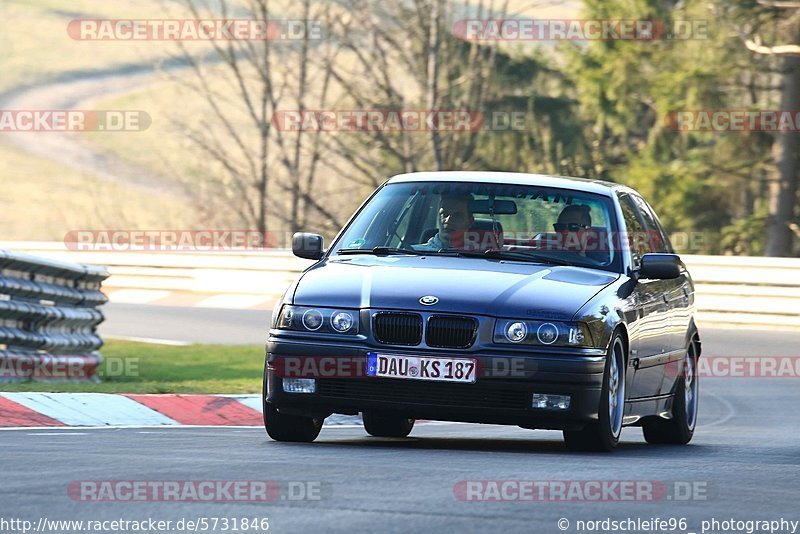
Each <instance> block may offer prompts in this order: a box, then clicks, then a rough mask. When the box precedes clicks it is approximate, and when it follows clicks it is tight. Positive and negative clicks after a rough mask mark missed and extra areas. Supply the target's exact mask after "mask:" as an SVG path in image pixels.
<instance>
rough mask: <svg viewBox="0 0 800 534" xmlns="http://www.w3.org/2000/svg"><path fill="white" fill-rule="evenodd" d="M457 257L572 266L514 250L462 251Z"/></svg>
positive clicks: (548, 257)
mask: <svg viewBox="0 0 800 534" xmlns="http://www.w3.org/2000/svg"><path fill="white" fill-rule="evenodd" d="M457 254H458V255H459V256H465V257H467V258H501V259H506V260H514V261H531V262H536V263H549V264H552V265H566V266H572V265H573V264H572V263H571V262H568V261H565V260H559V259H556V258H551V257H550V256H541V255H539V254H531V253H530V252H517V251H514V250H494V249H489V250H487V251H485V252H477V251H476V252H472V251H462V250H459V251H458V252H457Z"/></svg>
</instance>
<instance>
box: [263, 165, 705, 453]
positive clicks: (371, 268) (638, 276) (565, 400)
mask: <svg viewBox="0 0 800 534" xmlns="http://www.w3.org/2000/svg"><path fill="white" fill-rule="evenodd" d="M292 245H293V250H294V253H295V254H296V255H297V256H299V257H302V258H308V259H313V260H316V263H314V264H313V265H312V266H311V267H309V268H308V269H306V270H305V271H304V272H303V274H302V275H301V277H300V278H299V280H298V281H297V282H295V283H294V284H293V285H292V287H290V288H289V289H288V290H287V291H286V293H285V295H284V296H283V298H282V299H281V300H280V301H279V302H278V303H277V305H276V307H275V312H274V313H273V319H272V326H271V328H270V332H269V340H268V342H267V345H266V365H265V370H264V392H263V396H262V397H263V401H264V424H265V426H266V430H267V433H268V434H269V435H270V437H272V438H273V439H275V440H279V441H313V440H314V439H315V438H316V437H317V435H318V434H319V432H320V428H321V426H322V423H323V420H324V419H325V418H326V417H328V416H329V415H331V414H332V413H341V414H351V415H354V414H358V413H361V414H362V417H363V421H364V427H365V429H366V431H367V432H368V433H369V434H371V435H373V436H381V437H405V436H407V435H408V434H409V433H410V432H411V430H412V427H413V425H414V421H415V419H435V420H444V421H462V422H472V423H493V424H507V425H519V426H521V427H524V428H530V429H558V430H563V432H564V439H565V441H566V444H567V446H568V447H570V448H572V449H577V450H603V451H607V450H611V449H613V448H614V447H615V446H616V445H617V443H618V441H619V438H620V433H621V430H622V427H623V426H641V427H642V428H643V430H644V436H645V438H646V439H647V441H648V442H650V443H674V444H686V443H688V442H689V441H690V440H691V439H692V435H693V433H694V429H695V424H696V422H697V407H698V380H697V375H696V371H695V370H696V368H697V359H698V358H699V356H700V340H699V335H698V331H697V328H696V326H695V322H694V315H695V307H694V288H693V285H692V280H691V277H690V276H689V273H688V272H687V271H686V268H685V266H684V265H683V263H682V262H681V260H680V258H679V257H678V256H677V255H676V254H675V253H674V250H673V248H672V245H671V244H670V241H669V237H668V235H667V233H666V232H665V231H664V229H663V228H662V226H661V224H660V223H659V220H658V217H657V216H656V214H655V213H654V212H653V209H652V208H651V207H650V206H649V205H648V203H647V202H646V201H645V200H644V199H643V198H642V197H641V196H640V195H639V194H638V193H637V192H636V191H634V190H633V189H631V188H629V187H625V186H623V185H619V184H614V183H608V182H601V181H592V180H584V179H578V178H566V177H554V176H542V175H534V174H518V173H500V172H425V173H411V174H403V175H399V176H395V177H394V178H392V179H390V180H389V181H387V182H386V183H385V184H384V185H383V186H381V187H380V188H378V190H377V191H375V193H373V195H372V196H371V197H370V198H369V199H368V200H367V201H366V202H365V203H364V204H363V205H362V206H361V208H360V209H359V210H358V211H357V212H356V213H355V215H354V216H353V217H352V218H351V220H350V221H349V222H348V223H347V225H346V226H345V227H344V229H343V230H342V231H341V232H340V233H339V235H338V236H337V237H336V239H334V241H333V244H332V245H331V246H330V247H329V248H328V249H327V250H325V249H324V247H323V240H322V237H321V236H319V235H316V234H304V233H300V234H295V236H294V238H293V243H292Z"/></svg>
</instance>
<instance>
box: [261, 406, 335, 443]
mask: <svg viewBox="0 0 800 534" xmlns="http://www.w3.org/2000/svg"><path fill="white" fill-rule="evenodd" d="M322 422H323V419H312V418H311V417H301V416H299V415H286V414H282V413H279V412H278V410H276V409H275V408H274V407H272V406H270V405H266V406H264V428H266V430H267V434H269V437H271V438H272V439H274V440H275V441H299V442H305V443H310V442H312V441H314V440H315V439H317V436H319V431H320V430H322Z"/></svg>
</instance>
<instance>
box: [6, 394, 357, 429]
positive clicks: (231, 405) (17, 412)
mask: <svg viewBox="0 0 800 534" xmlns="http://www.w3.org/2000/svg"><path fill="white" fill-rule="evenodd" d="M360 424H361V419H360V418H359V417H357V416H343V415H333V416H331V417H329V418H328V419H326V420H325V425H326V426H349V425H360ZM262 425H263V420H262V417H261V398H260V395H180V394H165V395H139V394H125V395H118V394H110V393H0V429H12V428H31V427H95V428H97V427H100V428H110V427H114V428H119V427H175V426H238V427H260V426H262Z"/></svg>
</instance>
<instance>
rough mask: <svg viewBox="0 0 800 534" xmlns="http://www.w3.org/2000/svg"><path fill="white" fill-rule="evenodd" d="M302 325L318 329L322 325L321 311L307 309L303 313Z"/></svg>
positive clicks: (310, 328)
mask: <svg viewBox="0 0 800 534" xmlns="http://www.w3.org/2000/svg"><path fill="white" fill-rule="evenodd" d="M303 326H305V327H306V328H307V329H309V330H319V327H320V326H322V313H321V312H320V311H319V310H308V311H306V312H305V313H304V314H303Z"/></svg>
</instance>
